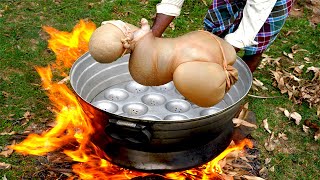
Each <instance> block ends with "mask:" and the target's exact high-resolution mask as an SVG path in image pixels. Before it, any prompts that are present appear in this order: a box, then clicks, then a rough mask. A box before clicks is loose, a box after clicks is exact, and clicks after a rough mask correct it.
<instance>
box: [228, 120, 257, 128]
mask: <svg viewBox="0 0 320 180" xmlns="http://www.w3.org/2000/svg"><path fill="white" fill-rule="evenodd" d="M232 122H233V124H235V127H239V126H241V125H243V126H247V127H252V128H255V129H257V128H258V127H257V125H255V124H251V123H249V122H247V121H245V120H242V119H239V118H233V119H232Z"/></svg>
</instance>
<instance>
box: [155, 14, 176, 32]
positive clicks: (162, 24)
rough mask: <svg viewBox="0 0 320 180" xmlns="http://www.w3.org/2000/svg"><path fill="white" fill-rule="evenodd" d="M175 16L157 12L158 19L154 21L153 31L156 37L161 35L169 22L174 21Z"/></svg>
mask: <svg viewBox="0 0 320 180" xmlns="http://www.w3.org/2000/svg"><path fill="white" fill-rule="evenodd" d="M174 18H175V17H174V16H168V15H165V14H160V13H157V15H156V19H155V20H154V22H153V26H152V29H151V30H152V33H153V35H154V36H155V37H161V36H162V33H163V32H164V31H165V30H166V28H167V27H168V26H169V24H170V23H171V22H172V21H173V19H174Z"/></svg>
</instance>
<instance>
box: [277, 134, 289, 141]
mask: <svg viewBox="0 0 320 180" xmlns="http://www.w3.org/2000/svg"><path fill="white" fill-rule="evenodd" d="M278 138H281V139H283V140H285V141H286V140H288V137H287V135H286V134H285V133H279V134H278Z"/></svg>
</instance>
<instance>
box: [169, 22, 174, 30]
mask: <svg viewBox="0 0 320 180" xmlns="http://www.w3.org/2000/svg"><path fill="white" fill-rule="evenodd" d="M169 27H170V28H171V29H172V30H175V25H174V22H171V23H170V24H169Z"/></svg>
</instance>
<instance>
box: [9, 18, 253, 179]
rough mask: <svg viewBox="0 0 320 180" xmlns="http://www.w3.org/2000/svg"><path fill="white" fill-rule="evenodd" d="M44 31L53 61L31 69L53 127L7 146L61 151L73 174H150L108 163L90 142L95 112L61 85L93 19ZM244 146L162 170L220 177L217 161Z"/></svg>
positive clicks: (96, 128) (118, 176)
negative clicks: (56, 78) (51, 110)
mask: <svg viewBox="0 0 320 180" xmlns="http://www.w3.org/2000/svg"><path fill="white" fill-rule="evenodd" d="M43 29H44V30H45V31H46V32H47V33H48V34H49V35H50V39H49V40H48V43H49V45H48V47H49V48H50V49H51V50H52V51H54V52H55V54H56V58H57V59H56V62H55V63H54V64H51V65H49V66H48V67H36V70H37V72H38V73H39V75H40V76H41V80H42V86H43V88H44V89H45V90H46V91H47V95H48V97H49V99H50V100H51V102H52V105H53V106H54V112H55V114H56V121H55V126H54V127H53V128H52V129H49V130H47V131H45V132H43V133H42V134H40V135H38V134H30V135H29V136H28V137H27V138H26V139H25V140H24V141H23V142H21V143H20V144H17V145H14V146H13V149H14V150H16V151H17V152H19V153H22V154H24V155H27V154H32V155H39V156H41V155H45V154H46V153H48V152H53V151H63V152H64V153H65V154H66V155H67V156H69V157H71V158H72V160H73V161H74V162H75V164H74V165H73V167H72V168H73V172H74V173H75V174H77V175H78V176H79V177H80V178H81V179H132V178H134V177H137V176H140V177H141V176H148V175H151V173H145V172H139V171H133V170H128V169H124V168H121V167H119V166H116V165H114V164H112V163H110V162H109V161H108V157H107V155H106V154H105V152H104V151H103V150H102V149H100V148H99V147H98V146H97V145H96V144H94V142H92V136H93V135H94V133H95V132H98V131H103V127H100V126H99V125H97V123H95V122H92V117H90V116H94V115H95V114H91V115H90V114H89V115H88V113H85V112H84V110H83V109H82V107H81V105H80V104H79V102H78V100H77V98H76V96H75V94H74V93H73V92H72V91H71V90H70V89H69V88H68V86H67V85H66V84H65V83H64V82H65V79H67V77H68V74H67V73H64V72H63V69H65V68H70V67H71V66H72V64H73V62H74V61H75V60H76V59H78V58H79V57H80V56H81V55H82V54H84V53H85V52H87V51H88V41H89V38H90V35H91V34H92V33H93V31H94V30H95V29H96V26H95V24H94V23H93V22H90V21H84V20H80V22H79V23H78V24H77V25H76V26H75V27H74V29H73V31H72V32H71V33H68V32H62V31H58V30H56V29H54V28H52V27H47V26H46V27H43ZM57 71H58V72H59V73H61V76H64V77H65V79H64V80H62V81H60V82H53V80H52V79H53V72H57ZM245 146H249V147H252V143H251V141H250V140H247V139H245V140H244V141H242V142H241V143H240V144H238V145H233V144H232V145H230V146H229V147H228V148H227V149H226V150H225V151H224V152H222V153H221V154H220V155H219V156H218V157H216V158H215V159H213V160H212V161H211V162H209V163H207V164H205V165H203V166H200V167H197V168H193V169H190V170H185V171H181V172H173V173H167V174H162V175H159V176H162V177H164V178H168V179H214V178H217V179H223V178H224V177H223V176H222V175H221V174H222V172H223V171H222V168H221V167H220V165H219V162H220V160H222V159H224V158H225V157H226V156H227V155H228V154H229V153H230V152H232V151H240V150H242V149H243V148H244V147H245Z"/></svg>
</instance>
